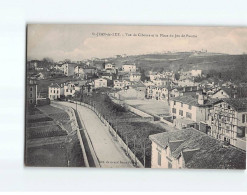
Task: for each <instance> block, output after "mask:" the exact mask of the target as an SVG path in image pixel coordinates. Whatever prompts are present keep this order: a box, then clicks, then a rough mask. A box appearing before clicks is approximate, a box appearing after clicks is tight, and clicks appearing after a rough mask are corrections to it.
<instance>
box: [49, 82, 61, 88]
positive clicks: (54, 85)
mask: <svg viewBox="0 0 247 195" xmlns="http://www.w3.org/2000/svg"><path fill="white" fill-rule="evenodd" d="M49 87H53V88H61V87H60V86H59V85H58V84H57V83H52V84H51V85H49Z"/></svg>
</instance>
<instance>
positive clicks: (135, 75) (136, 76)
mask: <svg viewBox="0 0 247 195" xmlns="http://www.w3.org/2000/svg"><path fill="white" fill-rule="evenodd" d="M140 80H141V74H140V73H131V74H130V81H132V82H133V81H135V82H138V81H140Z"/></svg>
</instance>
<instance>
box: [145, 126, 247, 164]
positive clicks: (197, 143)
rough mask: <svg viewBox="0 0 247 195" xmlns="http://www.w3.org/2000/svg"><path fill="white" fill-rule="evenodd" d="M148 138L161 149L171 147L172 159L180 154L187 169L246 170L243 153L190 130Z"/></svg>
mask: <svg viewBox="0 0 247 195" xmlns="http://www.w3.org/2000/svg"><path fill="white" fill-rule="evenodd" d="M149 138H150V140H152V141H154V142H155V143H157V144H159V145H160V146H161V147H163V148H166V147H167V146H168V147H171V151H172V156H173V157H174V158H178V157H179V156H180V155H181V154H182V155H183V157H184V160H185V165H186V167H187V168H198V169H205V168H207V169H230V168H231V169H245V168H246V153H245V152H244V151H241V150H239V149H237V148H234V147H232V146H229V147H223V144H222V142H220V141H219V140H216V139H214V138H212V137H210V136H208V135H207V134H204V133H202V132H200V131H197V130H195V129H192V128H189V129H184V130H178V131H170V132H164V133H158V134H155V135H150V136H149ZM174 145H175V146H174Z"/></svg>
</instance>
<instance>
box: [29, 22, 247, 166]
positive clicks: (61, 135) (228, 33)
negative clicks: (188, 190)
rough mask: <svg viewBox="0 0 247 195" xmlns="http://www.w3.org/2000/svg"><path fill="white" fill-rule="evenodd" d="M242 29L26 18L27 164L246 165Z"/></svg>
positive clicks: (246, 72) (246, 61)
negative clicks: (42, 21)
mask: <svg viewBox="0 0 247 195" xmlns="http://www.w3.org/2000/svg"><path fill="white" fill-rule="evenodd" d="M246 34H247V28H244V27H216V26H214V27H203V26H155V25H152V26H144V25H97V24H28V25H27V26H26V64H25V65H26V75H25V152H24V153H25V154H24V162H25V166H28V167H85V168H163V169H240V170H245V169H246V135H247V45H246V43H247V37H246Z"/></svg>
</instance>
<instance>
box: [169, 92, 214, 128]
mask: <svg viewBox="0 0 247 195" xmlns="http://www.w3.org/2000/svg"><path fill="white" fill-rule="evenodd" d="M213 103H215V101H214V100H212V99H208V98H207V97H206V96H205V95H201V94H198V95H197V97H192V96H179V97H175V98H171V99H170V113H171V115H172V116H173V119H174V123H176V119H185V124H184V125H186V126H187V124H188V120H190V121H191V123H194V122H196V123H199V122H206V121H207V120H208V117H209V108H210V107H211V106H212V104H213ZM180 126H183V124H181V125H180Z"/></svg>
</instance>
